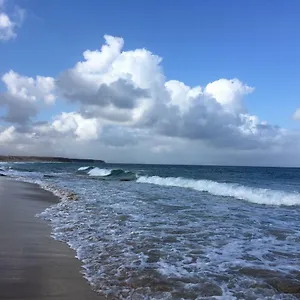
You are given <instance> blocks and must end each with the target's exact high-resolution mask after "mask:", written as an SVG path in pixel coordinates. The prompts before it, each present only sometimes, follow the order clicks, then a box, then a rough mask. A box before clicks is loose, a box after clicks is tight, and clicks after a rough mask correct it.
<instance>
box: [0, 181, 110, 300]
mask: <svg viewBox="0 0 300 300" xmlns="http://www.w3.org/2000/svg"><path fill="white" fill-rule="evenodd" d="M57 201H58V198H56V197H55V196H53V195H52V194H51V193H50V192H47V191H44V190H42V189H40V188H39V187H38V186H37V185H34V184H29V183H23V182H18V181H13V180H10V179H7V178H4V177H3V178H0V299H3V300H4V299H5V300H10V299H14V300H16V299H17V300H27V299H28V300H29V299H30V300H96V299H98V300H100V299H105V298H104V297H101V296H99V295H98V294H96V293H95V292H93V291H92V290H91V288H90V286H89V285H88V282H87V281H86V280H85V279H84V278H83V277H82V275H81V274H80V269H81V263H80V261H78V260H77V259H76V258H75V253H74V251H73V250H71V249H70V248H69V247H68V246H67V245H66V244H64V243H62V242H59V241H55V240H54V239H52V238H51V237H50V231H51V228H50V226H49V225H48V224H47V223H46V222H45V221H44V220H42V219H40V218H37V217H35V215H36V214H37V213H40V212H42V211H43V210H45V209H46V208H47V207H49V206H50V205H51V204H55V203H56V202H57Z"/></svg>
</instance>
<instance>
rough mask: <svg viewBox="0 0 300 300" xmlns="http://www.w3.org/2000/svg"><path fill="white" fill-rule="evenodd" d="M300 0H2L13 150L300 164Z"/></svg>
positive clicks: (3, 147) (0, 121) (1, 98)
mask: <svg viewBox="0 0 300 300" xmlns="http://www.w3.org/2000/svg"><path fill="white" fill-rule="evenodd" d="M299 14H300V2H299V1H298V0H289V1H283V0H282V1H279V0H273V1H258V0H253V1H239V0H230V1H223V0H210V1H204V0H190V1H182V0H178V1H158V0H153V1H135V0H130V1H122V0H118V1H117V0H110V1H108V0H107V1H106V0H101V1H98V0H89V1H88V2H87V1H83V0H76V1H73V0H72V1H71V0H64V1H60V0H51V1H48V0H45V1H40V0H0V154H12V155H13V154H17V155H55V156H68V157H82V158H95V159H104V160H106V161H108V162H124V163H166V164H222V165H258V166H263V165H266V166H300V154H299V153H300V96H299V94H300V93H299V92H300V56H299V55H300V33H299V30H298V28H300V18H299Z"/></svg>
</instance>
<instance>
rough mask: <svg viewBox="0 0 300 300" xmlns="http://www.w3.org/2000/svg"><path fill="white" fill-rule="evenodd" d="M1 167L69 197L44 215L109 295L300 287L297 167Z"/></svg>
mask: <svg viewBox="0 0 300 300" xmlns="http://www.w3.org/2000/svg"><path fill="white" fill-rule="evenodd" d="M0 168H1V169H3V170H4V171H3V172H2V173H5V174H7V175H9V176H12V177H14V178H16V179H18V180H23V181H28V182H34V183H38V184H39V185H40V186H41V187H42V188H44V189H47V190H50V191H52V192H53V193H54V194H55V195H57V196H59V197H60V198H61V199H62V201H61V202H60V203H58V204H55V205H53V206H51V207H49V208H48V209H47V210H46V211H44V212H42V213H41V214H40V215H38V216H37V217H39V218H44V219H45V220H48V221H49V222H50V224H51V226H52V235H53V237H54V238H55V239H57V240H61V241H64V242H66V243H67V244H68V245H69V246H70V247H71V248H73V249H74V250H75V251H76V253H77V257H78V259H80V260H81V261H82V262H83V266H84V269H83V276H84V277H85V278H86V279H87V280H88V281H89V283H90V284H91V287H92V288H93V289H95V290H97V291H98V292H100V293H101V294H104V295H106V296H107V297H108V298H110V299H197V300H199V299H247V300H248V299H299V297H300V169H297V168H261V167H259V168H258V167H257V168H256V167H221V166H175V165H174V166H173V165H130V164H128V165H125V164H96V165H94V166H86V165H84V164H80V163H0ZM73 193H75V194H76V196H75V195H74V194H73ZM75 197H76V198H77V200H72V198H75Z"/></svg>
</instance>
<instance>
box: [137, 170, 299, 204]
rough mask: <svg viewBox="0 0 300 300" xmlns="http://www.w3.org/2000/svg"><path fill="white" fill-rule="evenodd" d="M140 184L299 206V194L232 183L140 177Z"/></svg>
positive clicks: (263, 202)
mask: <svg viewBox="0 0 300 300" xmlns="http://www.w3.org/2000/svg"><path fill="white" fill-rule="evenodd" d="M137 182H140V183H150V184H156V185H161V186H172V187H183V188H190V189H194V190H197V191H200V192H207V193H209V194H211V195H215V196H223V197H233V198H236V199H240V200H246V201H249V202H252V203H257V204H266V205H286V206H292V205H300V194H299V193H296V192H294V193H292V192H285V191H280V190H271V189H264V188H253V187H247V186H243V185H239V184H233V183H220V182H216V181H212V180H195V179H185V178H181V177H177V178H176V177H166V178H163V177H159V176H150V177H147V176H141V177H139V178H138V179H137Z"/></svg>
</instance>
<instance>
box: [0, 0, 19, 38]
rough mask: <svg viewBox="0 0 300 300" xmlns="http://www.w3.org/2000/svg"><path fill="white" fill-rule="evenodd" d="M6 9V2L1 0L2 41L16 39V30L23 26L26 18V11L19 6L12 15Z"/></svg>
mask: <svg viewBox="0 0 300 300" xmlns="http://www.w3.org/2000/svg"><path fill="white" fill-rule="evenodd" d="M4 9H5V1H4V0H0V41H7V40H10V39H14V38H15V37H16V36H17V33H16V30H17V28H18V27H20V26H21V25H22V22H23V20H24V17H25V10H24V9H21V8H19V7H17V6H16V7H14V10H13V12H12V13H11V14H8V13H7V12H6V11H5V10H4Z"/></svg>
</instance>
